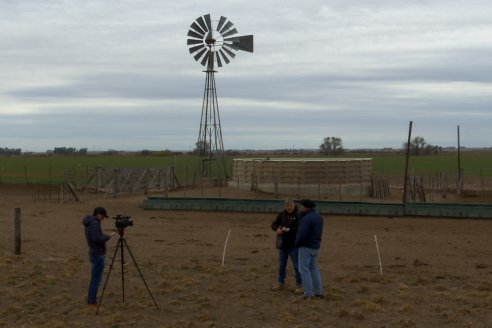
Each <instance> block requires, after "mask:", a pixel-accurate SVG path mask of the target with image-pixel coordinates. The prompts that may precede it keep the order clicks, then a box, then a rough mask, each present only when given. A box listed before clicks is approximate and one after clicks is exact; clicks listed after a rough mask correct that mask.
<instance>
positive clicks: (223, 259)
mask: <svg viewBox="0 0 492 328" xmlns="http://www.w3.org/2000/svg"><path fill="white" fill-rule="evenodd" d="M230 234H231V230H230V229H229V232H228V233H227V238H226V241H225V244H224V252H222V267H224V261H225V253H226V248H227V242H228V241H229V236H230Z"/></svg>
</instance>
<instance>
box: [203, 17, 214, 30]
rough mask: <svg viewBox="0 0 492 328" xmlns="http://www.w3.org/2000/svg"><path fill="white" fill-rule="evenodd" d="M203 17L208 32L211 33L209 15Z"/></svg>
mask: <svg viewBox="0 0 492 328" xmlns="http://www.w3.org/2000/svg"><path fill="white" fill-rule="evenodd" d="M203 17H205V23H207V28H208V31H209V32H210V31H212V21H211V20H210V14H206V15H204V16H203Z"/></svg>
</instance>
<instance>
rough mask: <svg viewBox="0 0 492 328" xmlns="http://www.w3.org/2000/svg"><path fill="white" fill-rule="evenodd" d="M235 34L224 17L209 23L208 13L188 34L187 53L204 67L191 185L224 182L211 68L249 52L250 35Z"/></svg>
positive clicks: (219, 128) (191, 27)
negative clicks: (211, 180)
mask: <svg viewBox="0 0 492 328" xmlns="http://www.w3.org/2000/svg"><path fill="white" fill-rule="evenodd" d="M237 33H238V31H237V30H236V29H235V28H234V25H233V24H232V22H231V21H229V20H228V19H227V18H226V17H224V16H220V19H219V21H218V22H217V21H213V20H212V19H211V18H210V14H207V15H203V16H200V17H198V18H197V19H196V20H195V21H194V22H193V23H192V24H191V26H190V30H189V31H188V40H187V45H188V47H189V51H190V54H192V55H193V57H194V58H195V60H196V61H197V62H200V63H201V64H202V66H205V67H206V70H205V71H204V72H205V73H206V76H205V89H204V93H203V103H202V115H201V120H200V130H199V133H198V141H197V143H196V149H195V151H196V154H197V161H196V165H195V169H194V174H193V182H194V183H196V182H197V181H198V180H199V179H202V178H215V179H218V180H220V181H221V182H222V181H225V180H227V178H228V175H227V170H226V165H225V161H224V143H223V140H222V128H221V124H220V114H219V104H218V101H217V89H216V85H215V73H216V72H217V71H216V70H215V65H217V66H218V67H222V65H223V63H226V64H229V62H230V61H231V59H233V58H234V57H235V56H236V54H235V52H237V51H238V50H243V51H248V52H253V36H252V35H245V36H236V34H237Z"/></svg>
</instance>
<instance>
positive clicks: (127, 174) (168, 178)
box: [68, 166, 179, 195]
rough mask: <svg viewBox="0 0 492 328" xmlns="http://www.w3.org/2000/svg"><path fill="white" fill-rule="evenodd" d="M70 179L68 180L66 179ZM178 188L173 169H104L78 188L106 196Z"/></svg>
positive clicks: (97, 169)
mask: <svg viewBox="0 0 492 328" xmlns="http://www.w3.org/2000/svg"><path fill="white" fill-rule="evenodd" d="M68 179H70V178H68ZM178 186H179V180H178V178H177V176H176V175H175V173H174V167H173V166H170V167H168V168H167V169H164V168H147V167H144V168H106V167H96V168H95V170H94V171H93V172H92V173H91V174H90V175H89V176H88V177H87V178H86V179H85V180H84V181H83V184H82V185H79V186H78V187H79V188H80V189H81V190H83V191H91V190H92V191H94V192H96V193H104V194H106V195H108V194H111V195H117V194H120V193H137V192H143V193H147V192H150V191H168V190H170V189H174V188H176V187H178Z"/></svg>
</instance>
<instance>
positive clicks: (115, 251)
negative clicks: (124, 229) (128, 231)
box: [96, 239, 123, 315]
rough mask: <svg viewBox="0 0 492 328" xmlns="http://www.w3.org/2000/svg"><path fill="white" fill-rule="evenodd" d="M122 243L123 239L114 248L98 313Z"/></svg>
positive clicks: (98, 305)
mask: <svg viewBox="0 0 492 328" xmlns="http://www.w3.org/2000/svg"><path fill="white" fill-rule="evenodd" d="M120 244H121V245H123V242H122V241H121V239H119V240H118V245H117V246H116V248H115V250H114V254H113V258H112V259H111V264H110V265H109V271H108V275H107V276H106V281H105V282H104V287H103V290H102V293H101V298H100V299H99V303H98V304H97V310H96V315H97V313H98V312H99V307H100V306H101V303H102V300H103V296H104V291H105V290H106V286H107V285H108V280H109V275H110V274H111V271H112V270H113V263H114V259H115V258H116V254H117V253H118V249H119V247H120Z"/></svg>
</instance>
